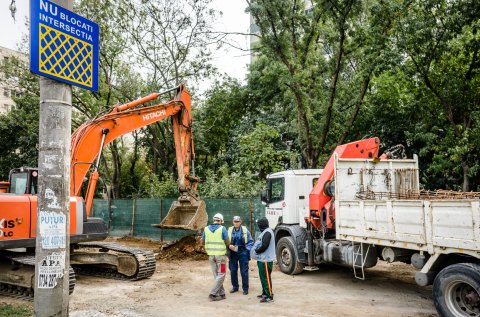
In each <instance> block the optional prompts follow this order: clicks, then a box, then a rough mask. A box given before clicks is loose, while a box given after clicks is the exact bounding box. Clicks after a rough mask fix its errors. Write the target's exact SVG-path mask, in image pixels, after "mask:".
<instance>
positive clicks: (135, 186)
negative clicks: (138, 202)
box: [130, 133, 138, 192]
mask: <svg viewBox="0 0 480 317" xmlns="http://www.w3.org/2000/svg"><path fill="white" fill-rule="evenodd" d="M133 137H134V145H133V155H132V159H131V160H130V179H131V182H132V185H131V186H132V190H133V191H135V192H136V191H138V180H137V175H136V174H135V166H136V165H137V161H138V134H137V133H133ZM133 191H132V192H133Z"/></svg>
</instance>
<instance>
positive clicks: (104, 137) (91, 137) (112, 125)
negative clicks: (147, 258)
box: [70, 84, 208, 230]
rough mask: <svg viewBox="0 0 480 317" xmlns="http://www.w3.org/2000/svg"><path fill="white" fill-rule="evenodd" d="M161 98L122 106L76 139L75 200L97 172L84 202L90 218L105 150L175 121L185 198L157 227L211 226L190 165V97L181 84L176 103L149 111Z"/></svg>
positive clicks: (72, 189)
mask: <svg viewBox="0 0 480 317" xmlns="http://www.w3.org/2000/svg"><path fill="white" fill-rule="evenodd" d="M170 91H171V90H170ZM162 94H163V93H153V94H150V95H148V96H146V97H143V98H140V99H138V100H135V101H133V102H130V103H127V104H124V105H118V106H116V107H114V108H113V110H112V111H110V112H109V113H107V114H104V115H102V116H99V117H96V118H94V119H92V120H90V121H88V122H86V123H84V124H83V125H82V126H80V127H79V128H78V129H77V130H76V131H75V132H74V133H73V134H72V146H71V167H70V168H71V171H70V178H71V180H72V181H71V186H70V194H71V195H72V196H79V195H80V193H81V190H82V184H83V180H84V177H85V176H86V175H87V173H88V171H89V170H92V172H91V174H90V180H89V183H88V187H87V194H86V197H85V203H86V209H87V216H89V215H90V210H91V206H92V201H93V194H94V192H95V187H96V183H97V180H98V178H99V175H98V167H99V162H100V157H101V154H102V150H103V148H104V147H105V146H107V145H108V144H109V143H110V142H112V141H113V140H115V139H116V138H118V137H120V136H122V135H125V134H127V133H129V132H132V131H134V130H137V129H140V128H142V127H145V126H148V125H150V124H152V123H155V122H158V121H161V120H164V119H166V118H169V117H171V118H172V129H173V138H174V143H175V153H176V159H177V169H178V183H179V191H180V197H179V199H178V201H176V202H174V204H173V205H172V207H171V208H170V211H169V213H168V214H167V217H166V218H165V219H164V221H163V222H162V223H161V224H158V225H154V226H156V227H160V228H174V229H185V230H199V229H201V228H203V227H204V226H205V225H206V224H207V220H208V216H207V213H206V209H205V203H204V202H203V201H202V200H200V198H199V196H198V192H197V185H198V178H196V177H195V175H190V169H191V164H192V162H193V160H194V159H195V153H194V147H193V135H192V113H191V105H190V103H191V96H190V94H189V93H188V91H187V89H186V88H185V85H183V84H182V85H180V86H178V87H177V88H175V98H174V99H173V100H171V101H168V102H166V103H158V104H156V105H153V106H145V103H147V102H150V101H154V100H156V99H158V98H159V97H160V96H161V95H162ZM95 159H96V160H95ZM192 174H194V173H192Z"/></svg>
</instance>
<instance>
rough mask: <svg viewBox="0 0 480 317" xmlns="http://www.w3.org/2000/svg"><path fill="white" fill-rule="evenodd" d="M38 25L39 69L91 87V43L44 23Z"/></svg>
mask: <svg viewBox="0 0 480 317" xmlns="http://www.w3.org/2000/svg"><path fill="white" fill-rule="evenodd" d="M38 26H39V28H40V30H39V34H40V36H39V47H40V49H39V69H40V71H41V72H44V73H46V74H49V75H52V76H55V77H60V78H63V79H66V80H69V81H72V82H74V83H77V84H81V85H84V86H88V87H92V85H93V80H92V76H93V45H92V44H90V43H87V42H85V41H82V40H79V39H77V38H75V37H73V36H70V35H68V34H66V33H63V32H61V31H58V30H56V29H53V28H51V27H49V26H47V25H45V24H42V23H39V24H38Z"/></svg>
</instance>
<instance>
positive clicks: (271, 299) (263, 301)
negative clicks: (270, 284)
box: [260, 296, 273, 303]
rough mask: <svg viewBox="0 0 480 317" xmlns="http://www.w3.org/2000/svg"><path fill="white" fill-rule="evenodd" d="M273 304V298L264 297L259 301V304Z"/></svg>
mask: <svg viewBox="0 0 480 317" xmlns="http://www.w3.org/2000/svg"><path fill="white" fill-rule="evenodd" d="M271 302H273V298H270V297H266V296H265V297H264V298H262V299H261V300H260V303H271Z"/></svg>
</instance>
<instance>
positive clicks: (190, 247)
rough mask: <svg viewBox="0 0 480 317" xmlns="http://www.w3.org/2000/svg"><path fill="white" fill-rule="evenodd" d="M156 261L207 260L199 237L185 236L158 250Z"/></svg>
mask: <svg viewBox="0 0 480 317" xmlns="http://www.w3.org/2000/svg"><path fill="white" fill-rule="evenodd" d="M158 259H161V260H185V259H192V260H199V261H200V260H206V259H208V256H207V254H206V253H205V248H204V247H203V244H202V240H201V237H200V236H193V235H192V236H186V237H183V238H182V239H180V240H179V241H176V242H174V243H172V244H166V245H163V246H162V247H161V248H160V253H159V254H158Z"/></svg>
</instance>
